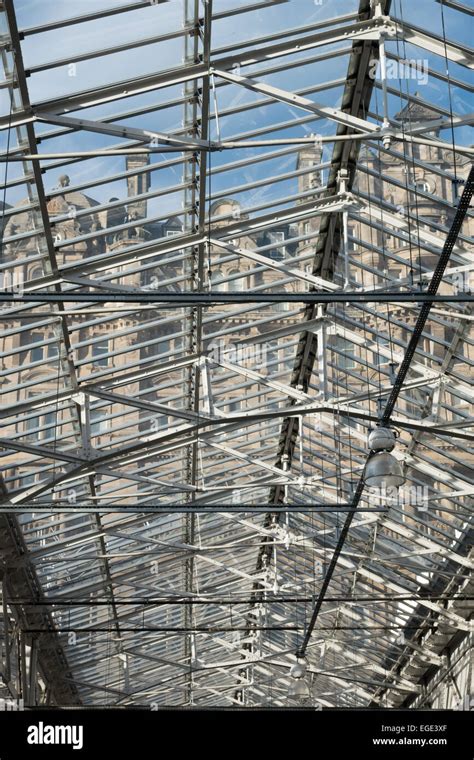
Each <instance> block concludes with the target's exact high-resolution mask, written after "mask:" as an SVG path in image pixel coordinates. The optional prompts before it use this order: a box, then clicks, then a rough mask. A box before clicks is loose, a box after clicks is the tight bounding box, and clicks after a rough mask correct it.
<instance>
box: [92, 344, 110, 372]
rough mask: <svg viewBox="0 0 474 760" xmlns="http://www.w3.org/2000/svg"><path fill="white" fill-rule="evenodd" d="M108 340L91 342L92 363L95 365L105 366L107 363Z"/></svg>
mask: <svg viewBox="0 0 474 760" xmlns="http://www.w3.org/2000/svg"><path fill="white" fill-rule="evenodd" d="M108 353H109V341H108V340H99V341H98V342H97V343H93V344H92V363H93V365H94V366H95V367H107V365H108V363H109V357H108Z"/></svg>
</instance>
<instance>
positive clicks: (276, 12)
mask: <svg viewBox="0 0 474 760" xmlns="http://www.w3.org/2000/svg"><path fill="white" fill-rule="evenodd" d="M128 1H129V0H103V1H102V0H74V2H72V1H71V0H67V1H66V0H62V2H61V1H60V2H58V0H16V2H15V7H16V9H17V15H18V23H19V26H20V28H22V27H29V26H32V25H36V24H42V23H46V22H48V21H52V20H57V19H58V18H67V17H69V16H71V15H74V16H76V15H82V14H85V13H88V12H91V11H93V10H98V9H100V8H108V7H110V6H111V5H116V6H120V5H123V4H125V3H127V2H128ZM237 4H238V0H215V2H214V10H215V11H217V12H218V11H219V10H224V9H225V8H229V7H235V5H237ZM245 4H247V3H246V2H245V3H243V2H241V3H240V5H245ZM183 6H184V3H183V0H171V2H168V3H164V4H160V5H158V6H153V5H150V6H147V7H144V9H143V10H140V11H134V12H132V13H124V14H119V15H118V16H116V17H113V18H110V19H109V18H108V19H102V20H98V21H95V22H90V23H88V24H81V25H75V26H71V27H67V28H65V29H62V30H56V31H51V32H49V33H46V34H41V35H33V36H31V37H28V36H27V37H26V38H25V41H24V43H23V54H24V59H25V65H26V67H28V66H32V65H37V64H39V63H43V62H44V63H46V62H49V61H54V60H57V59H63V58H64V59H65V60H66V61H67V58H68V56H71V55H74V54H80V53H81V52H84V51H91V50H94V49H102V48H104V47H107V46H110V45H116V44H120V43H123V42H127V41H130V40H134V39H140V38H142V37H143V36H147V37H149V36H154V35H158V34H165V33H167V32H170V31H174V30H176V29H179V28H180V27H181V24H182V20H183V16H184V7H183ZM357 7H358V1H357V0H322V4H321V5H319V3H315V2H314V1H313V0H290V2H288V3H283V4H281V5H276V6H274V7H273V8H271V9H270V10H261V11H258V12H253V13H252V14H242V15H240V16H232V17H230V18H227V19H224V20H222V21H218V22H216V23H215V24H214V27H213V48H214V49H218V48H222V47H225V46H227V45H231V44H235V43H236V42H238V41H240V42H243V41H246V40H249V39H254V38H258V37H260V36H262V35H267V34H272V33H277V32H280V31H284V30H286V29H288V28H290V27H296V26H299V25H305V24H311V23H315V22H316V21H318V20H323V19H325V18H329V17H331V16H334V15H336V16H338V15H343V14H347V13H350V12H353V11H355V10H356V9H357ZM392 14H393V15H398V16H403V18H404V20H405V21H410V22H412V23H413V24H415V25H417V26H420V27H422V28H424V29H425V30H431V31H432V32H434V33H436V34H441V6H440V4H439V3H437V2H435V0H416V2H414V1H413V0H393V3H392ZM444 15H445V24H446V32H447V36H448V37H451V38H452V39H456V40H459V41H461V42H464V43H465V44H467V45H469V44H470V43H471V40H472V24H471V28H469V18H468V17H467V16H464V15H463V14H460V13H457V12H455V11H453V10H452V9H445V11H444ZM336 47H337V46H336ZM388 49H389V50H390V49H393V50H394V51H395V50H396V44H395V43H389V44H388ZM400 50H401V51H402V50H403V48H402V46H400ZM315 52H317V51H315ZM406 55H407V57H409V58H413V57H416V58H421V59H427V60H428V62H429V65H430V66H432V67H433V68H435V69H438V70H440V71H444V68H445V64H444V61H443V60H442V59H440V58H438V57H436V56H432V55H430V54H429V53H427V52H426V51H421V50H420V49H417V48H414V47H411V46H407V47H406ZM182 60H183V46H182V42H181V41H179V40H171V41H169V42H165V43H160V44H159V45H150V46H146V47H142V48H137V49H136V50H133V51H128V52H126V53H120V54H115V55H113V56H103V57H100V58H97V59H94V60H92V61H86V62H79V63H77V65H76V69H75V70H74V71H73V74H74V75H73V76H71V70H70V66H69V65H68V64H67V63H65V64H64V65H63V66H61V67H58V68H55V69H53V70H51V71H48V72H42V73H38V74H34V75H32V76H31V77H30V79H29V86H30V92H31V99H32V102H33V103H36V102H38V101H42V100H45V99H48V98H52V97H58V96H62V95H64V94H67V93H71V92H75V91H80V90H83V89H88V88H93V87H94V86H100V85H101V84H105V83H107V82H111V81H116V80H122V79H129V78H132V79H133V78H136V77H139V76H140V75H143V74H146V73H151V72H156V71H160V70H166V69H169V68H171V67H173V66H179V65H181V63H182ZM287 60H291V58H288V59H287ZM346 68H347V58H346V57H343V58H342V57H341V58H335V59H334V60H333V61H326V62H324V64H318V65H311V66H303V67H299V68H297V69H293V70H290V71H288V72H281V73H279V74H276V75H274V76H272V77H268V82H270V83H272V84H277V85H278V86H280V87H282V88H286V89H298V88H303V87H310V86H311V85H315V84H323V83H325V82H328V81H331V80H334V79H337V78H339V77H343V76H344V75H345V71H346ZM449 71H450V74H451V76H452V77H455V78H456V77H457V78H459V79H462V80H464V81H469V72H468V71H467V70H466V69H463V68H462V67H460V66H457V65H456V64H452V63H450V64H449ZM399 84H400V85H401V86H402V87H403V90H404V91H406V90H407V87H408V91H409V92H410V93H411V94H413V93H414V92H415V91H418V92H419V93H420V96H421V97H422V98H424V99H426V100H428V101H432V102H433V103H437V104H439V105H440V106H442V107H445V108H446V107H447V106H448V102H449V100H448V96H447V87H446V85H445V84H444V83H442V82H439V81H438V80H436V79H435V78H432V77H431V78H430V80H429V82H428V84H426V85H420V84H419V83H417V82H414V81H408V82H400V83H399V82H397V81H395V82H394V83H393V87H394V88H395V89H398V87H399ZM180 92H181V91H180V88H179V87H174V88H166V89H165V90H158V91H156V92H155V93H151V94H147V95H143V96H140V97H139V98H134V99H130V100H123V101H116V102H113V103H110V104H108V105H106V106H102V107H100V109H96V110H95V111H94V110H89V111H88V113H87V114H86V113H84V116H85V118H94V116H95V117H96V118H101V117H104V116H105V115H108V114H114V113H115V112H117V111H119V110H122V109H124V110H125V109H127V108H135V107H138V105H141V104H144V105H146V104H148V103H159V102H162V101H166V100H168V99H171V98H175V97H179V95H180ZM341 93H342V88H338V89H331V90H328V91H327V92H326V93H318V94H317V95H316V96H310V97H313V98H314V99H315V100H318V101H319V102H324V103H327V104H332V103H335V104H338V100H339V98H340V95H341ZM451 94H452V103H453V108H454V111H456V112H458V113H468V112H470V111H472V110H473V108H472V97H471V96H469V95H468V93H466V92H465V91H464V90H461V89H458V88H453V89H452V93H451ZM2 95H3V99H2V101H1V102H2V110H3V111H4V112H5V110H6V109H7V108H8V103H7V101H6V99H5V93H4V91H2ZM256 98H258V96H256V95H255V94H253V93H250V92H248V91H245V90H243V89H242V88H240V87H238V86H236V85H230V86H228V87H224V88H219V90H218V105H219V108H226V107H232V106H236V105H237V104H239V103H250V102H252V101H253V100H255V99H256ZM379 107H381V98H380V97H379ZM399 107H400V102H399V99H398V98H393V97H392V98H391V99H390V109H391V113H392V114H395V113H396V112H397V111H398V110H399ZM304 115H305V114H304V112H302V111H300V110H298V109H292V108H290V107H288V106H286V105H283V104H275V105H272V106H270V107H265V108H259V109H258V110H257V109H255V110H250V111H248V112H247V113H244V114H239V115H235V116H231V117H228V118H226V119H221V124H220V126H221V130H222V135H223V137H230V136H232V135H234V134H237V133H239V132H241V131H245V130H248V129H252V128H254V127H257V126H264V125H265V124H271V123H273V122H274V121H280V120H281V121H283V120H287V119H292V118H298V117H301V116H304ZM181 119H182V112H181V109H180V108H173V109H167V110H163V111H160V112H159V113H158V114H149V115H146V116H140V117H137V118H136V119H134V120H132V121H130V122H129V123H130V124H133V125H134V126H142V127H144V128H150V129H153V128H155V129H159V130H162V131H173V130H175V129H179V128H180V126H181ZM44 129H46V130H47V131H50V129H51V128H50V127H45V128H44ZM313 131H321V132H322V133H323V134H324V133H334V127H333V126H332V125H329V124H328V125H327V126H324V127H322V126H321V125H320V124H318V123H316V122H313V123H308V124H306V125H304V126H303V125H301V126H298V125H295V126H294V127H292V128H291V129H290V130H286V132H279V133H277V136H283V135H284V134H288V135H291V136H295V135H301V134H308V133H310V132H313ZM2 138H3V139H4V138H5V135H2ZM456 139H457V140H458V141H459V142H461V143H462V142H464V143H466V144H467V143H472V142H473V140H472V134H470V130H468V129H467V128H465V129H462V130H457V135H456ZM115 142H116V140H115V139H114V138H110V137H107V136H103V135H96V134H93V133H84V134H82V135H77V134H74V135H72V136H68V137H63V138H61V139H57V140H48V141H47V142H46V143H45V144H44V146H42V150H44V151H46V150H48V151H61V150H81V149H86V148H91V149H94V148H99V147H102V146H106V145H111V144H114V143H115ZM3 146H4V147H5V139H4V142H3ZM244 155H248V152H247V153H244V151H240V152H239V153H237V152H236V153H235V154H233V155H232V156H231V154H230V153H226V154H225V155H220V156H214V157H213V159H212V160H213V162H214V163H213V165H217V163H220V162H228V161H230V160H236V159H238V158H241V157H243V156H244ZM292 166H294V157H290V158H285V159H282V160H281V161H280V162H279V163H278V164H277V165H275V164H273V165H272V167H271V173H274V172H277V171H281V172H283V171H288V170H289V169H290V168H291V167H292ZM123 168H124V159H123V158H104V159H100V158H98V159H94V160H92V161H86V162H84V163H82V164H72V165H71V166H70V168H66V169H64V168H62V169H60V170H52V171H49V172H47V173H46V174H45V186H46V189H47V190H48V189H51V188H52V187H53V186H54V185H55V183H56V181H57V177H58V175H59V174H61V173H64V172H65V171H66V172H67V173H68V174H70V176H71V178H72V179H73V182H80V181H83V180H84V179H86V178H87V177H88V176H91V177H99V176H106V175H108V174H113V173H116V172H118V171H121V170H122V169H123ZM19 171H20V165H17V166H14V165H11V166H10V167H9V176H10V177H12V176H15V174H16V173H17V172H19ZM266 171H267V172H268V167H266V165H265V164H256V165H255V166H254V167H250V168H249V169H248V170H246V173H245V176H246V178H247V179H248V180H252V179H260V178H262V177H263V176H265V172H266ZM179 179H180V170H179V168H175V169H170V170H166V171H160V172H156V173H154V176H153V187H157V186H166V185H167V184H170V183H172V184H175V183H176V182H178V181H179ZM237 179H238V177H237V176H235V174H234V176H229V177H226V175H225V174H222V175H218V176H216V178H215V180H213V187H214V189H215V190H217V189H221V188H224V187H226V186H232V185H234V184H237ZM242 179H243V177H241V178H240V181H242ZM290 188H291V183H287V184H286V185H284V184H280V185H278V186H277V185H272V184H271V183H270V184H269V185H268V187H267V188H265V189H263V190H261V191H259V197H260V198H261V199H262V200H265V199H267V200H271V199H272V198H277V197H279V196H280V195H283V196H284V195H285V193H287V192H291V190H290ZM125 192H126V188H125V182H120V183H115V184H109V185H106V186H99V187H97V188H93V189H92V190H91V192H90V194H91V195H92V196H93V197H95V198H96V199H97V200H99V201H106V200H108V199H109V198H110V197H111V196H112V195H118V196H119V197H121V196H124V195H125ZM24 195H25V192H24V189H23V188H18V190H16V191H14V192H12V193H11V194H10V196H9V197H8V198H7V200H8V202H10V203H15V202H17V201H18V200H19V199H20V197H23V196H24ZM179 205H180V199H179V197H178V196H174V197H169V198H160V199H159V200H157V201H153V202H152V203H151V204H150V212H151V213H162V212H163V213H164V212H165V211H166V210H169V211H170V212H172V211H174V210H176V208H177V207H178V208H179ZM163 210H165V211H163Z"/></svg>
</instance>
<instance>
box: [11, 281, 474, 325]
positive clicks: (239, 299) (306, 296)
mask: <svg viewBox="0 0 474 760" xmlns="http://www.w3.org/2000/svg"><path fill="white" fill-rule="evenodd" d="M473 301H474V293H456V294H454V293H453V294H451V295H432V294H430V293H429V292H428V291H426V290H425V291H421V290H420V291H410V292H406V293H400V292H398V293H392V292H390V291H381V290H372V291H367V290H366V291H355V292H354V291H352V292H344V291H337V292H333V293H327V292H324V293H323V292H314V291H311V292H307V293H305V292H302V293H287V292H283V293H235V294H234V293H233V294H232V295H231V294H229V293H160V292H158V291H154V292H153V293H151V292H147V293H144V292H142V293H123V292H118V291H110V292H109V293H107V292H104V291H101V292H98V293H82V292H81V293H71V292H68V293H48V292H44V291H43V292H41V291H38V290H37V291H35V292H34V293H24V294H19V293H8V292H3V293H0V302H3V303H40V304H42V303H58V302H59V303H61V302H68V303H116V302H118V303H137V304H141V303H145V304H149V303H150V304H151V303H153V304H158V305H159V304H160V303H163V304H165V305H166V306H167V307H168V306H170V305H173V304H177V305H178V306H179V307H180V308H182V307H183V306H196V305H202V306H217V305H220V304H224V305H225V304H234V303H236V304H240V303H242V304H247V303H307V304H318V303H324V304H328V303H329V304H331V303H428V304H430V306H431V304H433V303H472V302H473ZM4 316H5V317H6V316H7V315H4ZM41 316H43V313H42V314H41ZM8 318H10V319H11V318H12V315H11V314H9V315H8ZM302 327H303V325H302Z"/></svg>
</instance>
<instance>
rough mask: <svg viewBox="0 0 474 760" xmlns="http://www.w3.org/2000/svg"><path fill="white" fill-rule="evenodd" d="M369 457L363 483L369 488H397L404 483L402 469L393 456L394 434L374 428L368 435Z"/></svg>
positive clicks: (384, 429) (387, 430)
mask: <svg viewBox="0 0 474 760" xmlns="http://www.w3.org/2000/svg"><path fill="white" fill-rule="evenodd" d="M368 445H369V449H370V452H371V454H370V457H369V459H368V461H367V464H366V466H365V470H364V481H365V484H366V485H367V486H369V488H384V489H387V488H399V487H400V486H401V485H403V483H404V482H405V476H404V474H403V469H402V466H401V464H400V462H399V461H398V459H395V457H394V456H393V454H391V453H390V452H391V451H392V450H393V449H394V448H395V434H394V432H393V430H391V429H390V428H387V427H376V428H375V429H374V430H371V431H370V433H369V440H368Z"/></svg>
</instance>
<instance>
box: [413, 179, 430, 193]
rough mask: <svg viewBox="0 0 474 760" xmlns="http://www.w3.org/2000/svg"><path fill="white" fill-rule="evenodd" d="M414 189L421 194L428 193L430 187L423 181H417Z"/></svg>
mask: <svg viewBox="0 0 474 760" xmlns="http://www.w3.org/2000/svg"><path fill="white" fill-rule="evenodd" d="M416 189H417V190H419V191H420V192H422V193H429V192H430V186H429V184H428V182H427V181H426V180H425V179H419V180H418V181H417V183H416Z"/></svg>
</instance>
